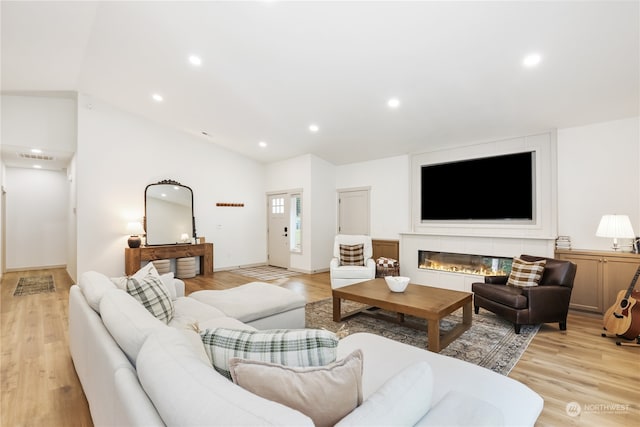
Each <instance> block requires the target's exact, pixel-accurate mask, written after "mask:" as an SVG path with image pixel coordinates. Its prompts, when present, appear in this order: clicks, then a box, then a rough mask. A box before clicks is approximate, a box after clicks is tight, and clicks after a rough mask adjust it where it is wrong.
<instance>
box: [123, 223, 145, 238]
mask: <svg viewBox="0 0 640 427" xmlns="http://www.w3.org/2000/svg"><path fill="white" fill-rule="evenodd" d="M127 233H129V234H130V235H131V236H137V235H140V234H144V228H142V223H141V222H139V221H132V222H129V223H127Z"/></svg>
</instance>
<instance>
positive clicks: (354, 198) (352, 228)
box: [338, 188, 371, 235]
mask: <svg viewBox="0 0 640 427" xmlns="http://www.w3.org/2000/svg"><path fill="white" fill-rule="evenodd" d="M370 191H371V189H370V188H352V189H344V190H338V233H339V234H364V235H369V232H370V229H369V193H370Z"/></svg>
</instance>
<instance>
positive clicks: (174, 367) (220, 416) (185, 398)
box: [137, 328, 313, 427]
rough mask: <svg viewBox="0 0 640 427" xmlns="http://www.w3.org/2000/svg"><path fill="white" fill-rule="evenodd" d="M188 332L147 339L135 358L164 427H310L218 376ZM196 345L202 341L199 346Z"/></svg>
mask: <svg viewBox="0 0 640 427" xmlns="http://www.w3.org/2000/svg"><path fill="white" fill-rule="evenodd" d="M188 334H195V332H192V331H186V330H178V329H174V328H167V329H165V330H160V331H157V332H155V333H153V334H151V335H150V336H149V337H148V338H147V340H146V341H145V343H144V345H143V346H142V349H141V350H140V354H139V355H138V365H137V371H138V378H139V379H140V384H142V387H143V388H144V390H145V392H146V393H147V395H148V396H149V398H150V399H151V401H152V402H153V404H154V406H155V407H156V408H157V409H158V412H159V413H160V416H161V417H162V420H163V421H164V422H165V424H166V425H167V426H169V427H171V426H180V427H196V426H197V427H201V426H205V425H211V424H217V425H238V426H240V425H244V426H257V425H261V426H265V425H290V426H313V422H312V421H311V418H309V417H307V416H306V415H303V414H302V413H300V412H298V411H296V410H294V409H291V408H288V407H286V406H284V405H281V404H279V403H276V402H272V401H269V400H267V399H263V398H262V397H260V396H257V395H255V394H253V393H250V392H248V391H247V390H244V389H243V388H242V387H240V386H238V385H236V384H234V383H233V382H231V381H229V380H228V379H226V378H225V377H223V376H222V375H220V374H218V373H217V372H216V371H215V370H214V369H213V368H212V367H211V364H210V363H209V362H207V356H206V354H205V353H204V348H203V347H202V345H199V344H197V342H198V341H199V338H198V337H197V335H196V338H195V339H194V338H193V337H191V338H187V336H188ZM200 343H201V341H200Z"/></svg>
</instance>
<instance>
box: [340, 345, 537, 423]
mask: <svg viewBox="0 0 640 427" xmlns="http://www.w3.org/2000/svg"><path fill="white" fill-rule="evenodd" d="M357 348H360V349H362V351H363V353H364V355H365V357H364V375H363V377H362V391H363V393H364V399H365V401H366V400H367V399H368V397H369V396H370V395H371V394H372V393H374V392H375V391H376V390H377V389H379V388H380V387H381V386H382V385H383V384H384V383H385V382H386V381H387V380H388V379H389V378H391V377H392V376H394V375H396V374H397V373H398V372H399V371H401V370H402V369H404V367H406V366H409V365H411V364H413V363H416V362H420V361H425V362H428V363H429V364H430V365H431V370H432V372H433V397H432V400H433V402H439V401H440V400H441V399H442V398H443V397H444V395H445V394H447V393H448V392H449V391H451V390H456V391H459V392H463V393H467V394H468V395H470V396H472V397H474V398H476V399H479V400H481V401H490V402H491V403H492V404H493V405H494V406H496V407H497V408H498V409H499V410H500V411H501V413H502V415H503V417H504V424H505V425H533V424H534V423H535V420H536V419H537V418H538V416H539V415H540V412H541V411H542V407H543V404H544V401H543V399H542V397H540V395H539V394H537V393H535V392H534V391H533V390H531V389H530V388H529V387H527V386H526V385H524V384H522V383H521V382H519V381H515V380H513V379H511V378H509V377H506V376H504V375H500V374H498V373H496V372H493V371H491V370H490V369H486V368H481V367H479V366H477V365H474V364H472V363H469V362H465V361H462V360H458V359H455V358H453V357H448V356H443V355H441V354H438V353H433V352H431V351H425V350H423V349H420V348H418V347H413V346H411V345H408V344H404V343H401V342H398V341H393V340H389V339H387V338H384V337H382V336H379V335H374V334H369V333H354V334H352V335H349V336H347V337H345V338H342V339H341V340H340V344H339V345H338V358H340V357H344V355H346V354H349V353H350V352H351V351H353V350H354V349H357ZM527 420H529V421H530V422H527Z"/></svg>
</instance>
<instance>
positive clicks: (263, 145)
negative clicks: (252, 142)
mask: <svg viewBox="0 0 640 427" xmlns="http://www.w3.org/2000/svg"><path fill="white" fill-rule="evenodd" d="M258 145H259V146H260V147H262V148H265V147H266V146H267V143H266V142H264V141H260V142H258Z"/></svg>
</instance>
